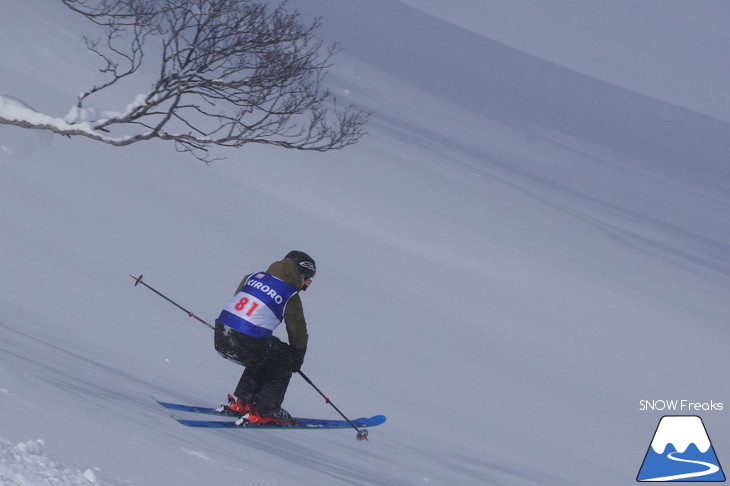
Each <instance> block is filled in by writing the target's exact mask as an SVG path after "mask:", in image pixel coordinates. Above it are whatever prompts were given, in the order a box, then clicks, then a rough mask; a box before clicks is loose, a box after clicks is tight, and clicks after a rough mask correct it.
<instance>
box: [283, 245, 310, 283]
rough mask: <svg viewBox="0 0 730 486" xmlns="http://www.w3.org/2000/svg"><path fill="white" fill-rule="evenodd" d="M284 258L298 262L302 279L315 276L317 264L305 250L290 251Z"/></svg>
mask: <svg viewBox="0 0 730 486" xmlns="http://www.w3.org/2000/svg"><path fill="white" fill-rule="evenodd" d="M284 258H289V259H291V260H294V261H295V262H297V267H298V268H299V275H301V276H302V281H305V280H309V279H311V278H313V277H314V274H315V273H317V266H316V265H315V264H314V259H313V258H312V257H310V256H309V255H307V254H306V253H304V252H303V251H296V250H295V251H290V252H289V253H287V254H286V256H285V257H284Z"/></svg>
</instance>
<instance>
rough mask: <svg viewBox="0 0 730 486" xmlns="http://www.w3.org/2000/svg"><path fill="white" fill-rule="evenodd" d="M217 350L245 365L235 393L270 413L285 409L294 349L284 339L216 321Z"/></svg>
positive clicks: (222, 354) (264, 412)
mask: <svg viewBox="0 0 730 486" xmlns="http://www.w3.org/2000/svg"><path fill="white" fill-rule="evenodd" d="M214 340H215V350H216V351H218V354H220V355H221V356H223V357H224V358H226V359H228V360H231V361H234V362H236V363H238V364H240V365H243V366H245V367H246V368H245V369H244V370H243V374H242V375H241V379H240V380H239V381H238V386H236V391H235V395H236V397H238V399H240V400H241V403H246V402H252V403H253V405H254V407H256V410H258V411H259V412H260V413H262V414H267V413H270V412H273V411H275V410H278V409H279V408H281V404H282V403H283V402H284V395H286V389H287V388H288V387H289V381H290V380H291V375H292V350H291V347H290V346H289V345H288V344H286V343H284V342H282V341H281V339H279V338H277V337H275V336H272V337H270V338H268V339H260V338H255V337H252V336H248V335H246V334H243V333H240V332H238V331H235V330H233V329H231V328H228V327H226V326H224V325H223V324H221V323H220V322H216V323H215V338H214Z"/></svg>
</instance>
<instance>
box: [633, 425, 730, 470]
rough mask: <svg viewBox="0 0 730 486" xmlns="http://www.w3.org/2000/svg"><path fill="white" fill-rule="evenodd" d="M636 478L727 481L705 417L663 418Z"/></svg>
mask: <svg viewBox="0 0 730 486" xmlns="http://www.w3.org/2000/svg"><path fill="white" fill-rule="evenodd" d="M636 480H637V481H656V482H666V481H692V482H700V481H714V482H721V481H725V474H724V473H723V471H722V467H721V466H720V462H719V461H718V460H717V456H716V455H715V449H714V448H713V447H712V443H711V442H710V437H709V436H708V435H707V429H705V424H704V423H703V422H702V419H701V418H700V417H697V416H695V415H666V416H664V417H662V419H661V420H660V421H659V425H658V426H657V429H656V432H654V438H653V439H652V441H651V444H650V445H649V450H648V451H646V457H644V462H643V463H642V465H641V469H640V470H639V474H638V476H636Z"/></svg>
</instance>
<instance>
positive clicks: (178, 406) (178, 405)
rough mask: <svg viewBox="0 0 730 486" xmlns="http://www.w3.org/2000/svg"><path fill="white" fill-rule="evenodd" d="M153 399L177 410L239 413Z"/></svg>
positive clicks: (234, 415)
mask: <svg viewBox="0 0 730 486" xmlns="http://www.w3.org/2000/svg"><path fill="white" fill-rule="evenodd" d="M152 399H153V400H154V401H156V402H157V403H159V404H160V405H162V406H163V407H165V408H167V409H169V410H177V411H178V412H192V413H204V414H208V415H224V416H226V417H238V416H239V415H238V414H237V413H235V412H226V411H220V410H219V409H217V408H210V407H196V406H194V405H183V404H181V403H170V402H161V401H159V400H158V399H156V398H155V397H152Z"/></svg>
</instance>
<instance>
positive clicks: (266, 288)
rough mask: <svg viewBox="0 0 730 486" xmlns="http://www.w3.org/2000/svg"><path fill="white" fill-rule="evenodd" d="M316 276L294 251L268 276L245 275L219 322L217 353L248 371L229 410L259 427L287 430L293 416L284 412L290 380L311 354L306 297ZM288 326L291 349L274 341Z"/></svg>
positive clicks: (307, 260) (311, 266) (310, 264)
mask: <svg viewBox="0 0 730 486" xmlns="http://www.w3.org/2000/svg"><path fill="white" fill-rule="evenodd" d="M316 271H317V267H316V266H315V264H314V260H313V259H312V258H311V257H310V256H309V255H307V254H306V253H304V252H301V251H291V252H289V253H287V254H286V256H285V257H284V258H283V259H282V260H281V261H278V262H274V263H272V264H271V265H270V266H269V268H268V269H267V270H266V271H265V272H255V273H251V274H249V275H246V276H245V277H244V278H243V280H242V281H241V284H240V285H239V286H238V288H237V289H236V292H235V294H234V296H233V298H232V299H231V300H230V301H229V302H228V303H227V304H226V305H225V307H224V308H223V310H222V311H221V314H220V316H219V317H218V319H216V322H215V338H214V340H215V349H216V351H218V353H219V354H220V355H221V356H223V357H224V358H226V359H229V360H231V361H234V362H236V363H238V364H240V365H243V366H245V370H244V371H243V374H242V375H241V379H240V380H239V382H238V386H237V387H236V390H235V392H234V395H235V397H234V396H232V395H230V394H229V395H228V404H227V405H224V408H227V409H228V410H231V411H234V412H236V413H239V414H241V415H242V416H244V417H246V418H247V419H248V420H249V421H251V422H255V423H261V424H265V423H275V424H288V423H291V422H292V418H291V415H290V414H289V413H288V412H287V411H286V410H284V409H283V408H281V404H282V402H283V401H284V395H285V394H286V389H287V387H288V386H289V380H290V379H291V375H292V373H294V372H298V371H299V370H300V368H301V366H302V362H303V361H304V355H305V353H306V352H307V340H308V334H307V323H306V321H305V320H304V312H303V309H302V301H301V298H300V296H299V292H303V291H305V290H306V289H307V287H309V285H310V284H311V283H312V278H313V277H314V274H315V273H316ZM282 320H283V321H284V322H285V323H286V330H287V334H288V337H289V344H287V343H284V342H282V341H281V340H280V339H279V338H277V337H275V336H273V335H272V333H273V331H274V329H276V327H277V326H278V325H279V324H281V322H282Z"/></svg>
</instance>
